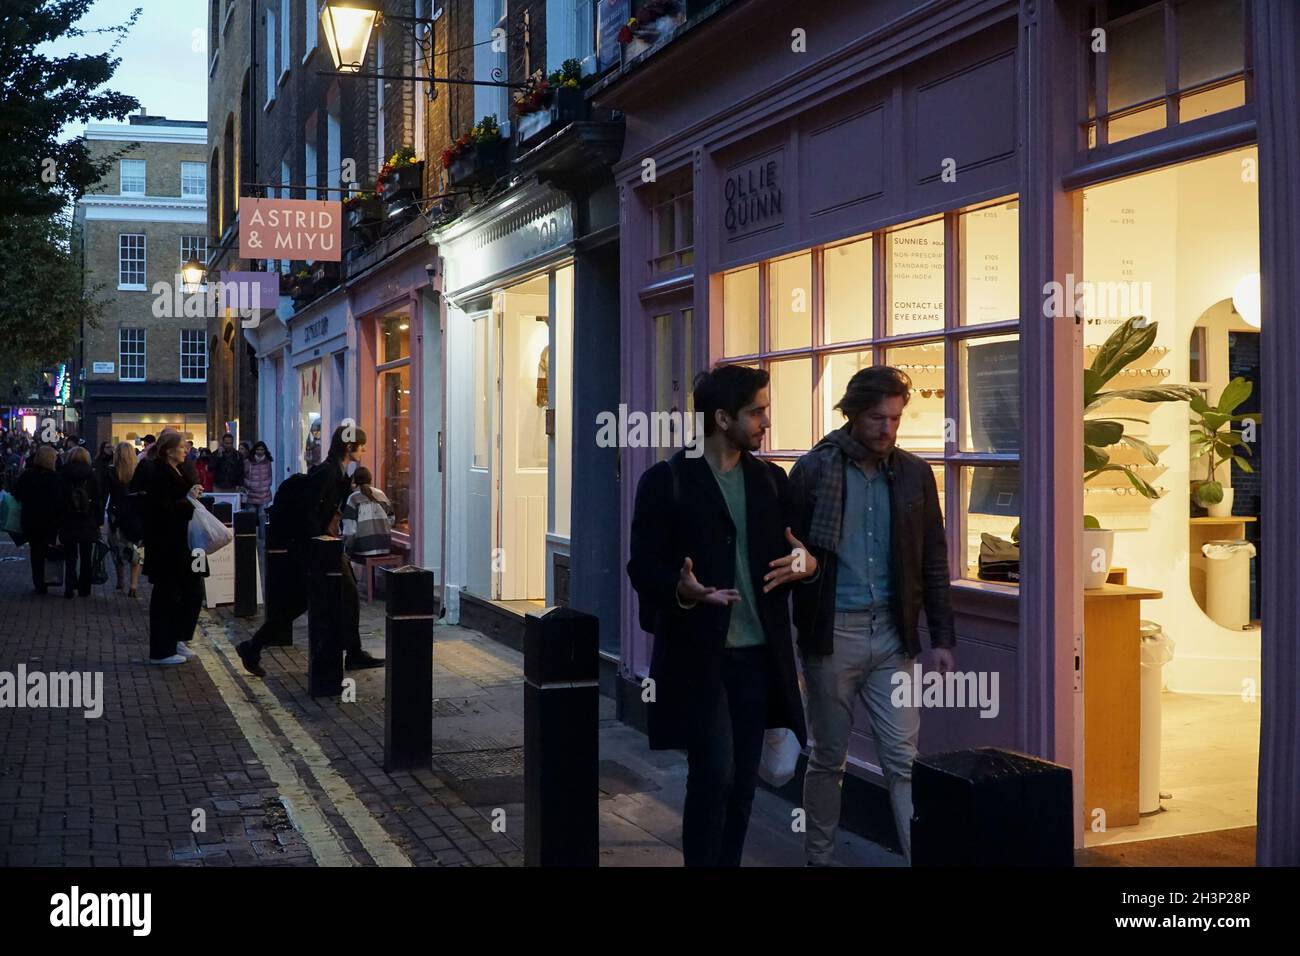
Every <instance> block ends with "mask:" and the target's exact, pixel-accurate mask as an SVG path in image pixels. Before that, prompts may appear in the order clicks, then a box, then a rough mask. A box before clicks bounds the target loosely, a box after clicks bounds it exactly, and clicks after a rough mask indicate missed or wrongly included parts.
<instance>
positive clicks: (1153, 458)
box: [1120, 435, 1160, 465]
mask: <svg viewBox="0 0 1300 956" xmlns="http://www.w3.org/2000/svg"><path fill="white" fill-rule="evenodd" d="M1120 441H1122V442H1123V443H1124V444H1126V445H1128V446H1129V447H1130V448H1136V449H1137V450H1138V451H1139V452H1141V453H1142V457H1143V458H1145V459H1146V460H1147V461H1148V462H1149V463H1150V464H1152V465H1158V464H1160V456H1159V455H1157V454H1156V453H1155V449H1154V448H1152V447H1151V446H1150V445H1148V444H1147V443H1146V442H1144V441H1143V440H1142V439H1141V438H1134V437H1133V436H1132V435H1124V436H1122V437H1121V438H1120Z"/></svg>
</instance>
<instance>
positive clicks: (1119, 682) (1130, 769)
mask: <svg viewBox="0 0 1300 956" xmlns="http://www.w3.org/2000/svg"><path fill="white" fill-rule="evenodd" d="M1163 596H1164V595H1163V593H1162V592H1160V591H1155V590H1152V589H1151V588H1138V587H1131V586H1129V585H1127V584H1105V585H1103V586H1102V587H1099V588H1088V589H1085V590H1084V592H1083V753H1084V756H1083V760H1084V763H1083V798H1084V807H1083V811H1084V826H1085V827H1087V828H1089V829H1091V827H1092V823H1093V810H1094V809H1096V808H1098V807H1100V808H1102V809H1103V810H1105V811H1106V827H1107V829H1110V828H1112V827H1123V826H1133V825H1136V824H1137V822H1138V733H1139V730H1140V728H1141V725H1142V720H1141V703H1142V700H1141V693H1140V689H1139V678H1140V676H1141V663H1142V656H1141V641H1142V634H1141V631H1140V629H1139V628H1140V622H1141V619H1142V602H1143V601H1146V600H1152V599H1155V598H1160V597H1163Z"/></svg>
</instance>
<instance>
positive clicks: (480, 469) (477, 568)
mask: <svg viewBox="0 0 1300 956" xmlns="http://www.w3.org/2000/svg"><path fill="white" fill-rule="evenodd" d="M495 324H496V315H495V313H493V312H480V313H478V314H477V315H471V316H470V336H471V345H470V356H471V361H472V362H473V364H474V367H473V370H472V373H471V380H472V392H471V396H470V400H471V403H472V405H473V423H474V444H473V448H472V451H471V454H470V467H469V480H468V486H469V493H468V500H469V513H468V514H467V515H466V518H467V521H466V534H467V538H468V554H467V558H468V565H469V566H468V568H467V571H466V586H467V588H468V590H469V591H470V592H471V593H473V594H477V595H478V596H480V597H486V598H490V597H494V596H495V588H494V586H493V584H494V580H493V579H494V575H493V573H492V559H493V549H494V548H495V547H496V543H495V542H496V529H495V517H496V508H495V507H494V501H495V497H496V496H495V495H494V494H493V487H492V475H493V471H494V470H495V469H494V467H493V463H492V459H493V457H494V452H495V445H496V441H495V438H494V435H495V434H496V429H495V428H494V427H493V416H494V408H495V406H496V404H497V402H496V399H495V396H496V394H497V393H498V392H499V391H500V379H499V374H498V362H497V361H496V359H495V354H494V345H495V343H496V342H497V341H498V339H497V335H496V331H495V329H494V325H495Z"/></svg>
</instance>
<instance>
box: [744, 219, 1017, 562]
mask: <svg viewBox="0 0 1300 956" xmlns="http://www.w3.org/2000/svg"><path fill="white" fill-rule="evenodd" d="M1018 215H1019V213H1018V204H1017V202H1016V201H1015V200H1011V201H1002V202H998V203H994V204H990V205H988V206H983V207H979V208H976V209H972V210H965V211H958V212H950V213H948V214H946V215H945V216H943V217H941V218H938V219H932V220H927V221H925V222H921V223H907V224H904V225H902V226H899V227H897V228H895V229H892V230H888V231H881V232H879V233H876V234H874V235H872V236H866V237H859V238H857V239H854V240H851V241H849V242H846V243H841V244H838V245H833V246H828V247H824V248H814V249H811V250H809V251H808V252H806V253H801V254H799V255H796V256H790V257H787V258H784V259H782V260H777V261H773V262H768V263H762V264H758V265H755V266H747V267H745V268H743V269H739V270H736V271H734V272H732V273H729V274H727V275H725V276H723V277H721V281H722V285H723V288H722V291H723V316H722V322H723V335H722V339H723V343H724V349H725V350H726V354H725V355H723V356H720V360H722V361H729V360H739V361H740V363H741V364H746V365H754V364H757V365H759V366H761V367H763V368H765V369H767V371H768V372H769V373H770V374H771V401H772V408H771V420H772V427H771V430H770V431H769V433H768V436H767V446H766V448H765V450H764V452H763V454H764V455H765V456H766V457H769V458H770V459H771V460H773V461H776V462H777V463H778V464H780V465H781V466H782V467H783V468H787V469H788V468H789V467H790V466H791V465H792V464H793V462H794V461H795V460H796V459H797V458H798V456H799V455H801V454H803V453H804V452H805V451H806V450H807V449H808V448H810V447H811V446H812V445H813V444H814V443H815V442H816V441H817V439H818V438H819V437H820V436H821V435H823V434H825V433H826V432H828V431H830V430H831V429H833V428H837V427H839V426H840V425H841V424H843V422H844V418H843V416H842V415H841V414H840V413H839V412H837V411H836V410H835V405H836V404H838V403H839V400H840V399H841V398H842V397H843V394H844V389H845V386H846V385H847V383H848V381H849V379H850V378H851V377H852V376H853V374H854V373H855V372H857V371H858V370H859V369H862V368H865V367H867V366H869V365H871V364H872V363H873V362H876V361H883V362H887V363H889V364H891V365H894V366H896V367H898V368H900V369H902V370H903V371H904V372H906V373H907V374H908V376H909V377H910V378H911V379H912V383H913V388H912V393H911V396H910V398H909V401H908V404H907V407H906V410H905V411H904V414H903V421H902V423H901V425H900V428H899V440H898V444H899V447H901V448H904V449H906V450H907V451H910V452H912V453H914V454H918V455H920V456H921V457H922V458H925V459H927V460H928V461H929V462H930V464H931V467H932V468H933V469H934V472H935V479H936V484H937V485H938V488H939V494H940V496H941V497H940V502H941V508H942V510H943V512H944V514H945V515H946V516H948V517H949V518H950V519H951V520H952V525H951V526H950V527H949V529H948V533H949V535H950V537H953V538H955V539H956V540H959V541H964V542H965V543H966V545H967V546H968V547H967V549H966V550H967V551H969V552H970V553H969V554H966V555H965V557H964V558H963V559H961V560H959V561H958V562H957V563H958V567H955V568H953V569H952V571H953V573H954V575H956V576H961V577H965V576H969V577H974V576H975V575H976V572H977V567H978V544H979V541H980V535H981V534H984V533H990V534H997V535H999V536H1001V537H1003V538H1006V537H1008V536H1009V534H1010V531H1011V529H1012V528H1013V527H1014V526H1015V524H1016V522H1017V520H1018V518H1017V514H1018V505H1019V502H1018V498H1017V495H1018V481H1019V469H1018V465H1019V446H1020V434H1019V433H1020V415H1019V404H1020V398H1019V364H1018V343H1017V339H1018V332H1017V329H1018V326H1019V311H1020V310H1019V267H1018V261H1019V243H1018V228H1019V227H1018ZM947 236H952V237H954V240H953V242H952V243H948V242H946V241H945V240H946V237H947ZM873 245H875V246H876V248H879V249H881V250H882V254H883V255H884V259H885V267H884V268H883V269H882V270H876V269H874V268H872V248H873ZM954 246H955V248H952V247H954ZM803 282H806V283H807V285H808V293H809V294H808V296H807V304H808V311H807V313H806V317H801V318H802V321H800V322H796V321H794V320H795V319H796V317H799V315H800V314H799V313H797V312H795V311H793V310H789V311H786V312H784V313H783V312H782V307H783V306H785V304H786V302H787V301H788V302H791V303H793V302H795V301H796V299H795V297H794V295H793V291H794V290H797V289H799V288H800V283H803ZM882 284H883V288H882ZM950 287H951V288H956V289H958V290H959V291H960V297H959V300H958V301H957V302H955V303H949V302H946V301H945V296H944V290H945V288H950ZM787 297H788V298H787ZM875 301H884V302H886V303H888V304H889V315H888V317H887V320H886V322H885V325H886V332H887V334H886V335H885V336H884V337H881V338H877V337H876V336H875V330H874V328H873V320H872V305H871V303H872V302H875ZM759 302H764V303H766V305H767V308H766V309H764V310H763V312H762V314H761V316H760V313H759V311H758V309H757V308H756V305H757V303H759ZM764 323H765V326H764V327H763V328H760V325H761V324H764ZM970 326H979V329H978V330H975V329H971V328H969V327H970ZM805 329H806V330H807V335H806V336H805V334H804V331H805ZM901 336H907V338H906V339H903V340H902V341H899V338H900V337H901ZM759 342H762V343H764V344H763V347H762V348H761V349H759ZM795 342H799V343H802V344H798V345H796V344H793V343H795ZM841 343H850V344H849V345H848V347H846V346H845V345H844V344H841ZM864 346H865V347H864ZM792 352H793V354H791V353H792ZM954 367H955V368H956V369H957V375H955V376H952V375H950V374H949V372H950V370H951V369H952V368H954ZM950 381H955V382H956V383H957V384H956V385H953V386H952V388H950V387H949V384H950ZM958 422H961V423H962V425H961V429H960V431H959V429H958V427H957V423H958ZM971 542H974V548H975V550H974V551H970V547H969V546H970V545H971Z"/></svg>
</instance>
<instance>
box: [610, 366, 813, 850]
mask: <svg viewBox="0 0 1300 956" xmlns="http://www.w3.org/2000/svg"><path fill="white" fill-rule="evenodd" d="M767 383H768V374H767V372H764V371H761V370H759V369H752V368H746V367H744V366H727V365H723V366H718V367H717V368H715V369H714V370H713V371H712V372H706V373H704V374H702V375H701V376H700V377H699V379H697V381H696V384H695V407H696V409H697V410H698V411H699V412H700V413H701V415H702V416H703V419H704V432H705V434H704V440H703V446H704V447H703V455H702V456H694V457H693V456H691V455H688V454H687V453H686V452H685V451H681V452H678V453H677V454H676V455H674V456H673V457H672V459H671V460H670V461H666V462H659V463H658V464H656V465H654V466H653V467H651V468H650V469H648V470H647V471H646V473H645V474H644V475H642V476H641V481H640V484H639V485H638V486H637V493H636V507H635V513H634V515H633V518H632V530H631V560H630V561H629V562H628V566H627V570H628V576H629V577H630V578H631V580H632V585H633V587H635V588H636V591H637V594H638V595H639V597H640V601H641V620H642V627H643V628H645V629H646V630H650V631H652V632H653V634H654V649H653V653H652V655H651V660H650V679H651V681H652V682H653V686H652V693H651V694H650V695H649V696H650V699H649V701H648V705H647V720H648V723H649V731H650V746H651V748H652V749H656V750H663V749H679V748H685V750H686V752H687V765H688V773H687V780H686V807H685V812H684V813H683V816H682V850H683V856H684V857H685V863H686V865H687V866H739V865H740V860H741V854H742V851H743V850H744V844H745V832H746V830H747V828H748V826H749V813H750V808H751V806H752V805H753V801H754V789H755V786H756V784H757V777H758V766H759V763H760V758H761V756H762V749H763V738H764V735H765V733H766V731H767V729H768V728H781V727H787V728H789V729H791V730H792V731H794V733H795V736H796V737H798V739H799V742H800V744H801V745H802V744H803V743H804V742H805V740H806V733H805V729H804V715H803V705H802V702H801V700H800V697H799V685H798V677H797V675H796V672H795V661H794V647H793V642H792V640H791V636H790V620H789V614H790V611H789V599H788V593H789V588H788V587H787V585H789V584H791V583H792V582H795V581H800V580H803V579H805V578H807V577H809V576H811V575H812V574H813V573H814V572H815V571H816V562H815V561H814V560H813V559H812V558H811V557H810V556H808V555H807V553H806V551H805V550H804V549H803V547H802V545H800V544H799V542H798V541H797V540H796V539H795V537H794V535H793V534H792V533H791V530H790V527H789V525H790V518H789V516H790V515H791V513H792V511H791V509H792V507H793V502H792V500H791V499H790V496H789V480H788V479H787V477H786V474H785V472H784V471H783V470H782V469H781V468H780V467H778V466H777V465H775V464H772V463H770V462H764V461H760V460H759V459H757V458H755V457H754V455H753V454H752V453H753V452H754V451H757V450H758V449H759V448H760V447H761V446H762V441H763V433H764V432H765V431H766V430H767V428H768V426H769V421H768V417H767V408H768V390H767ZM697 440H698V437H697ZM692 450H695V449H692Z"/></svg>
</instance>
